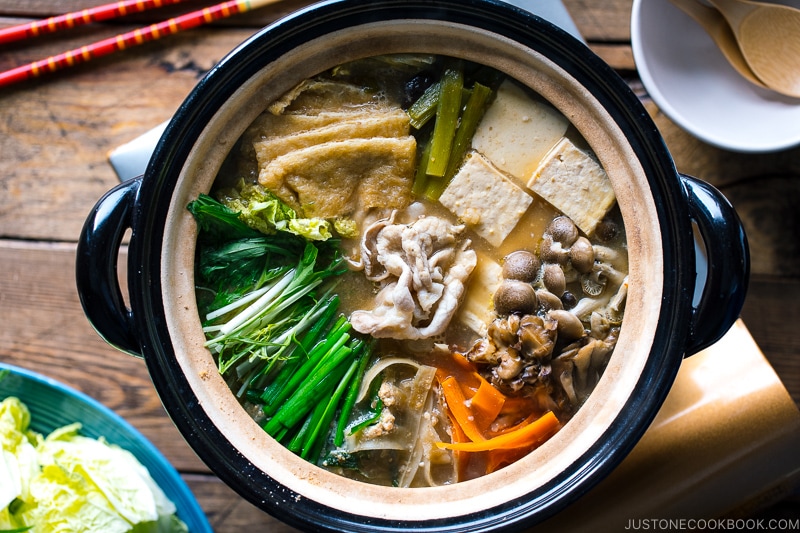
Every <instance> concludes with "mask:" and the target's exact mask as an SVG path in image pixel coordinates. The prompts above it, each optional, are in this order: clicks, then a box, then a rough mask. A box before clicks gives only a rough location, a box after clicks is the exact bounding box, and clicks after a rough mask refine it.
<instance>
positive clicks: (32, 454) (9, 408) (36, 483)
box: [0, 397, 187, 533]
mask: <svg viewBox="0 0 800 533" xmlns="http://www.w3.org/2000/svg"><path fill="white" fill-rule="evenodd" d="M29 425H30V412H29V410H28V408H27V406H26V405H25V404H24V403H22V402H21V401H20V400H19V399H18V398H15V397H9V398H6V399H5V400H3V402H2V403H0V443H2V459H0V531H1V530H16V529H20V528H26V527H29V528H30V529H29V530H28V531H31V532H32V533H40V532H41V533H49V532H53V533H54V532H84V531H86V532H88V531H103V532H104V533H117V532H119V533H125V532H135V533H162V532H163V533H173V532H175V533H177V532H186V531H187V527H186V524H184V523H183V522H182V521H181V520H180V519H179V518H178V517H177V515H176V514H175V513H176V508H175V505H174V503H172V502H171V501H170V500H169V499H168V498H167V496H166V495H165V494H164V492H163V491H162V490H161V489H160V488H159V487H158V485H157V484H156V483H155V481H154V480H153V478H152V477H151V475H150V473H149V472H148V470H147V468H145V467H144V465H142V464H141V463H140V462H139V461H138V460H137V459H136V457H135V456H134V455H133V454H131V453H130V452H128V451H127V450H124V449H122V448H120V447H119V446H115V445H112V444H109V443H108V442H106V441H105V440H104V439H102V438H100V439H91V438H88V437H83V436H81V435H79V431H80V428H81V425H80V424H79V423H74V424H70V425H67V426H64V427H61V428H59V429H56V430H55V431H53V432H52V433H50V434H49V435H47V436H46V437H45V436H43V435H40V434H38V433H35V432H33V431H31V430H30V429H29Z"/></svg>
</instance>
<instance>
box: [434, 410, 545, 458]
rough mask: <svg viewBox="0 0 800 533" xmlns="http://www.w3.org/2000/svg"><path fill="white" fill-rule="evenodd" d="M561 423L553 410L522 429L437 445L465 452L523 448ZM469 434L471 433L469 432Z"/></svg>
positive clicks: (541, 437) (537, 440)
mask: <svg viewBox="0 0 800 533" xmlns="http://www.w3.org/2000/svg"><path fill="white" fill-rule="evenodd" d="M448 405H449V403H448ZM459 423H460V422H459ZM559 424H560V423H559V421H558V418H556V415H554V414H553V412H552V411H548V412H547V413H545V414H544V415H542V416H541V417H539V418H538V419H537V420H535V421H534V422H531V423H530V424H527V425H525V426H524V427H522V428H520V429H517V430H515V431H510V432H508V433H503V434H502V435H498V436H497V437H492V438H491V439H482V440H481V441H480V442H452V443H448V442H437V443H436V445H437V446H438V447H439V448H446V449H449V450H458V451H463V452H485V451H488V450H496V449H511V448H522V447H524V446H532V445H534V444H536V443H537V442H540V441H542V440H543V439H545V438H546V437H548V436H550V435H551V434H552V433H553V432H554V431H555V430H556V429H558V426H559ZM467 435H469V433H467ZM473 441H475V439H473Z"/></svg>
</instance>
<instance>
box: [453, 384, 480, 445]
mask: <svg viewBox="0 0 800 533" xmlns="http://www.w3.org/2000/svg"><path fill="white" fill-rule="evenodd" d="M442 392H443V393H444V399H445V401H447V407H448V408H449V409H450V412H451V413H453V417H454V418H455V419H456V422H458V425H459V426H461V429H462V430H463V431H464V433H465V434H466V435H467V437H469V439H470V440H472V441H483V440H486V437H484V436H483V434H482V433H481V431H480V429H478V426H477V425H476V424H475V416H474V415H473V414H472V412H471V411H470V409H469V407H467V399H466V398H465V397H464V392H463V391H462V390H461V387H460V386H459V384H458V381H456V378H454V377H453V376H449V377H447V378H445V380H444V381H442ZM464 444H466V443H464Z"/></svg>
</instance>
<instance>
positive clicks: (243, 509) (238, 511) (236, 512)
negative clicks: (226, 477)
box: [182, 474, 298, 533]
mask: <svg viewBox="0 0 800 533" xmlns="http://www.w3.org/2000/svg"><path fill="white" fill-rule="evenodd" d="M182 477H183V480H184V481H185V482H186V484H187V485H188V486H189V488H190V489H191V490H192V492H193V493H194V495H195V498H197V501H198V503H199V504H200V507H202V509H203V510H204V511H205V513H206V517H207V518H208V522H209V523H210V524H211V527H212V529H213V530H214V531H215V532H216V533H242V532H246V531H264V532H269V533H295V532H297V531H298V530H296V529H294V528H293V527H290V526H289V525H287V524H284V523H283V522H281V521H280V520H278V519H276V518H273V517H272V516H270V515H269V514H267V513H265V512H263V511H261V510H260V509H259V508H257V507H256V506H254V505H252V504H251V503H249V502H248V501H246V500H244V499H243V498H242V497H241V496H239V495H238V494H237V493H236V492H234V491H233V489H231V488H230V487H228V486H227V485H225V484H224V483H223V482H222V481H220V480H219V478H217V477H214V476H208V475H197V474H185V475H183V476H182Z"/></svg>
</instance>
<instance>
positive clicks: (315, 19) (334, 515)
mask: <svg viewBox="0 0 800 533" xmlns="http://www.w3.org/2000/svg"><path fill="white" fill-rule="evenodd" d="M434 7H435V8H436V9H432V8H434ZM409 13H413V15H411V16H410V15H409ZM398 18H400V19H412V18H413V19H422V20H426V21H431V20H433V21H442V22H447V23H452V24H456V23H460V24H466V25H468V26H474V27H478V28H480V29H482V30H484V31H488V32H492V33H497V34H499V35H503V36H504V37H505V38H508V39H510V40H512V41H515V42H518V43H521V44H523V45H524V46H526V47H528V48H531V49H532V50H536V51H538V52H540V53H542V54H543V55H545V56H546V57H547V58H548V59H550V60H552V61H553V62H554V63H555V64H556V65H558V67H560V68H562V69H563V70H564V71H566V72H567V73H568V74H569V75H570V76H572V77H574V78H575V79H576V80H577V81H578V82H579V83H580V84H581V85H582V86H583V87H585V88H586V89H587V90H588V91H589V92H590V93H591V94H592V96H593V97H594V98H596V99H597V100H598V102H599V103H600V105H601V106H602V107H603V108H604V109H606V110H608V111H609V113H610V114H611V115H612V118H613V119H614V120H615V122H616V123H617V125H618V126H619V127H620V129H621V130H622V131H623V132H624V134H625V136H626V139H627V142H628V143H629V144H630V147H631V150H632V151H633V152H634V153H635V154H636V155H637V156H638V159H639V163H640V164H641V166H642V168H643V172H644V173H645V175H646V176H647V178H648V182H649V184H650V188H651V190H652V194H653V199H654V202H655V204H656V205H657V207H658V209H657V210H656V214H657V218H658V220H657V223H658V225H659V227H660V228H661V239H662V240H663V250H661V254H662V256H663V262H664V264H665V265H674V266H675V268H674V269H673V271H672V272H671V275H669V276H667V275H665V276H664V280H663V281H664V283H663V287H662V295H663V297H662V306H661V309H660V311H659V320H658V327H657V330H656V331H655V333H654V339H653V343H652V349H651V352H650V353H651V356H650V357H648V359H647V362H646V363H645V365H644V368H643V369H642V373H641V376H640V380H639V383H638V385H639V386H637V387H636V388H635V390H634V392H633V393H632V394H631V396H630V397H629V398H628V399H627V401H626V402H625V406H624V407H623V408H622V410H621V414H620V416H619V417H617V418H616V419H615V420H614V421H613V423H612V424H611V425H610V426H609V427H608V429H607V430H606V431H605V433H604V434H603V436H602V437H603V438H601V439H599V440H598V441H597V442H596V443H595V444H594V445H593V446H592V447H590V448H589V449H588V450H587V452H586V453H585V454H584V455H583V456H582V457H581V458H580V459H579V461H576V464H578V463H579V467H577V468H575V469H573V471H565V472H563V473H562V474H561V475H560V476H556V477H555V478H554V479H552V480H551V482H550V483H548V484H547V485H545V486H544V487H543V488H542V489H541V490H538V491H536V494H528V495H526V497H525V498H520V499H519V501H513V502H509V503H508V504H507V505H504V506H497V507H495V508H492V509H487V510H482V511H479V512H476V513H473V514H467V515H463V516H459V517H457V518H455V519H441V520H431V521H428V522H426V523H425V525H424V526H421V525H420V524H419V523H418V522H411V521H408V522H407V521H403V520H374V521H371V522H370V523H368V524H363V519H364V517H362V516H357V515H354V514H351V513H348V512H343V511H337V510H332V509H331V508H330V507H327V506H325V505H321V504H318V503H317V502H314V501H311V500H308V499H305V498H301V497H300V496H299V495H297V494H294V493H293V492H292V491H289V490H287V489H286V488H285V487H283V486H282V485H280V484H276V483H275V482H274V480H272V479H271V478H270V477H269V476H268V475H267V474H265V473H263V472H262V471H261V470H259V469H258V468H255V467H254V465H253V464H252V463H251V462H249V461H248V460H247V459H246V458H245V457H243V456H242V455H241V454H238V452H237V450H236V449H235V448H233V447H232V445H231V444H230V443H229V442H228V441H227V439H226V438H225V436H224V435H223V434H222V433H221V432H220V431H219V430H218V428H217V427H216V426H215V425H214V423H213V422H212V421H211V420H210V419H209V418H208V417H207V416H206V415H205V413H204V412H203V411H202V409H197V408H196V406H197V398H196V396H195V394H194V391H193V390H192V387H191V386H190V384H189V382H188V381H187V379H186V377H185V376H183V375H182V373H181V372H174V370H175V368H176V367H177V365H178V362H177V358H176V354H175V353H174V350H173V349H172V346H171V344H170V343H169V342H167V339H169V336H170V335H169V330H168V327H167V324H166V321H165V317H164V314H165V313H164V302H163V301H162V280H161V275H160V271H161V268H162V264H161V259H160V258H161V255H162V246H163V244H162V243H163V238H164V220H165V218H166V214H167V213H168V211H169V208H170V203H171V197H172V194H173V192H174V190H175V187H176V183H177V181H178V176H179V174H180V171H181V168H182V166H183V161H184V160H185V159H186V158H187V157H188V156H189V154H190V152H191V150H192V148H193V145H194V142H195V140H196V139H197V137H198V136H199V135H200V132H201V131H202V129H203V128H204V126H205V124H206V123H207V122H208V121H209V120H210V119H211V117H212V116H213V114H214V113H215V112H216V111H217V110H218V109H219V107H220V105H222V103H223V102H225V101H226V100H227V99H228V98H229V97H230V96H231V95H233V93H234V92H235V91H236V90H237V89H238V87H240V86H241V85H242V84H244V83H245V82H246V81H247V80H248V79H249V78H250V77H251V76H253V75H254V74H255V73H256V72H257V71H258V70H259V69H260V67H261V66H262V65H264V64H266V62H267V60H266V58H269V57H271V58H277V57H279V56H280V55H282V54H284V53H287V52H288V51H290V50H292V49H293V48H294V47H296V46H298V45H300V44H302V43H303V42H305V41H307V40H310V39H313V38H316V37H321V36H323V35H325V34H326V33H331V32H333V31H338V30H343V29H345V28H347V27H350V26H354V25H357V24H364V23H368V22H376V21H379V20H392V19H398ZM176 140H177V141H176ZM676 177H677V172H676V171H675V169H674V166H673V163H672V160H671V157H670V156H669V154H668V152H667V150H666V147H665V145H664V143H663V140H662V139H661V136H660V134H659V133H658V131H657V129H656V127H655V125H654V124H653V123H652V121H651V120H650V119H649V116H648V115H647V114H646V112H645V111H644V109H643V108H642V106H641V104H640V102H639V100H638V99H637V98H636V97H635V95H633V93H632V92H631V91H630V89H629V88H628V86H627V85H626V84H625V83H624V82H623V81H622V80H621V79H620V78H619V76H618V75H617V74H616V73H615V72H614V71H613V70H612V69H611V68H610V67H608V66H607V65H606V64H605V63H603V62H602V61H601V60H600V59H599V58H597V57H596V56H594V55H593V54H592V53H591V52H590V51H589V50H588V49H587V48H586V47H585V46H584V45H583V44H582V43H580V42H579V41H577V40H575V39H574V38H573V37H572V36H570V35H569V34H567V33H566V32H564V31H562V30H560V29H559V28H557V27H555V26H553V25H552V24H550V23H548V22H546V21H544V20H543V19H540V18H538V17H536V16H535V15H532V14H530V13H528V12H526V11H523V10H520V9H517V8H514V7H512V6H509V5H507V4H504V3H501V2H497V1H494V0H485V1H482V0H469V1H467V2H463V1H457V0H443V1H416V2H406V1H401V0H384V1H379V2H370V1H362V0H331V1H327V2H323V3H321V4H317V5H315V6H311V7H310V8H308V9H305V10H302V11H300V12H298V13H295V14H294V15H291V16H289V17H287V18H286V19H283V20H282V21H279V22H277V23H275V24H273V25H271V26H268V27H267V28H265V29H264V30H262V31H260V32H259V33H257V34H256V35H254V36H253V37H252V38H250V39H248V40H247V41H245V43H243V44H242V45H240V46H239V47H237V48H236V49H235V50H234V51H233V52H231V54H229V55H228V56H227V57H226V58H225V59H223V60H222V61H221V62H220V63H219V64H218V65H217V66H216V67H214V69H212V71H210V72H209V74H208V75H207V76H206V77H205V78H204V79H203V80H202V81H201V82H200V83H199V84H198V85H197V87H196V88H195V90H193V91H192V93H191V94H190V95H189V96H188V97H187V99H186V101H185V102H184V103H183V104H182V105H181V107H180V109H179V110H178V112H177V113H176V115H175V117H173V119H172V121H171V122H170V124H169V126H168V127H167V129H166V130H165V132H164V134H163V136H162V138H161V141H159V144H158V147H157V149H156V151H155V153H154V155H153V158H152V159H151V162H150V164H149V166H148V170H147V173H146V175H145V178H144V179H143V181H142V185H141V189H140V191H139V196H138V201H137V206H136V213H135V215H134V223H133V228H134V235H133V236H132V238H131V244H130V248H129V261H131V266H132V267H133V265H135V266H136V267H135V268H130V272H131V273H132V274H131V276H130V279H129V286H130V287H131V291H130V293H131V297H130V299H131V307H132V308H134V309H136V313H134V319H135V320H136V327H137V329H138V330H139V331H141V332H143V333H145V334H144V335H143V337H142V339H141V343H142V351H143V353H145V354H146V357H145V359H146V362H147V365H148V369H149V371H150V374H151V376H152V379H153V382H154V385H155V386H156V389H157V390H158V392H159V395H160V396H161V397H162V401H163V403H164V405H165V407H166V408H167V411H168V412H169V414H170V416H171V417H172V418H173V421H174V422H175V424H176V425H177V426H178V428H179V429H180V430H181V432H182V434H183V435H184V436H185V438H186V439H187V441H189V442H190V444H191V445H192V447H193V448H194V449H195V451H196V452H197V453H198V455H200V457H201V458H202V459H203V460H204V462H205V463H206V464H208V465H209V466H210V467H211V468H212V470H214V471H215V473H216V474H217V475H218V476H219V477H220V478H221V479H223V480H224V481H225V482H226V483H228V484H229V485H230V486H232V487H234V488H236V489H237V490H239V491H240V493H241V494H242V496H244V497H245V498H247V499H248V500H250V501H251V502H252V503H254V504H255V505H257V506H259V507H262V508H265V509H266V510H268V511H269V512H270V513H272V514H275V515H276V516H277V517H278V518H280V519H281V520H284V521H286V522H288V523H290V524H293V525H296V526H298V527H308V526H309V525H312V524H313V525H314V526H315V527H324V528H326V529H331V530H338V529H343V530H344V529H346V530H362V531H380V530H387V531H388V530H398V529H405V528H407V527H414V528H415V529H422V530H428V531H447V530H451V528H456V529H457V530H459V531H465V530H483V529H511V528H517V527H519V525H520V523H522V522H523V521H524V522H525V523H526V525H531V524H532V523H534V522H538V521H541V520H543V519H545V518H546V517H548V516H551V515H553V514H555V513H556V512H558V511H559V510H561V509H563V508H564V507H566V506H567V505H568V504H569V503H571V502H572V501H574V500H575V499H577V498H578V497H579V496H580V495H581V494H582V493H584V492H585V491H586V490H588V489H589V488H590V487H591V486H592V485H594V484H595V483H597V482H598V481H599V480H600V479H602V478H603V477H605V476H606V475H607V474H608V473H609V472H610V471H611V470H612V469H613V468H614V467H615V466H616V465H617V464H618V463H619V462H620V461H621V460H622V458H624V457H625V456H626V455H627V453H628V452H629V451H630V449H632V447H633V446H634V444H635V443H636V441H638V438H639V437H640V436H641V435H642V434H643V433H644V431H645V430H646V429H647V426H648V425H649V422H650V421H651V419H652V418H653V417H654V416H655V414H656V412H657V411H658V409H659V408H660V406H661V403H662V402H663V399H664V397H665V396H666V393H667V391H668V388H669V387H668V385H669V384H671V383H672V380H673V379H674V377H675V374H676V373H677V369H678V366H679V363H680V360H681V358H682V356H683V353H684V349H685V347H686V346H685V341H683V342H682V341H681V339H685V337H686V335H687V333H688V331H687V330H688V323H689V314H690V312H691V296H692V295H691V291H687V290H684V289H683V287H690V286H693V283H694V282H693V268H694V257H693V255H692V254H681V253H679V252H678V251H679V250H685V249H686V247H687V246H690V245H691V243H693V241H692V235H691V226H690V225H689V216H688V213H687V211H686V206H685V203H684V202H682V201H681V200H682V199H683V197H682V193H681V191H680V187H679V183H678V180H677V179H676ZM144 199H146V200H147V201H146V202H145V201H144ZM653 354H655V355H653ZM660 385H661V386H660ZM193 406H194V407H193ZM254 480H257V481H258V483H260V484H261V485H262V488H261V489H258V488H255V487H253V486H252V485H253V482H254ZM245 487H246V488H245ZM414 490H416V489H414ZM268 498H273V500H274V501H292V500H294V499H296V498H300V499H301V500H302V501H301V503H300V504H298V505H292V506H289V507H290V508H289V509H288V510H287V509H286V508H285V507H282V506H281V505H276V504H275V503H274V501H273V502H272V503H270V502H267V499H268ZM523 500H524V501H523ZM498 522H500V523H502V526H501V525H499V524H498Z"/></svg>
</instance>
